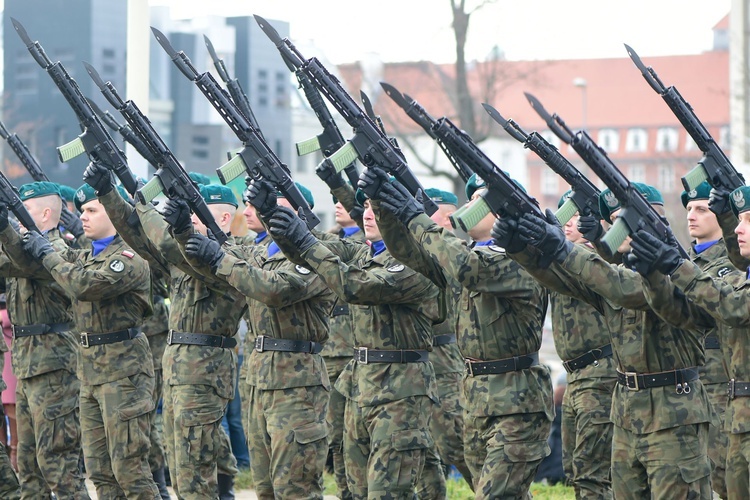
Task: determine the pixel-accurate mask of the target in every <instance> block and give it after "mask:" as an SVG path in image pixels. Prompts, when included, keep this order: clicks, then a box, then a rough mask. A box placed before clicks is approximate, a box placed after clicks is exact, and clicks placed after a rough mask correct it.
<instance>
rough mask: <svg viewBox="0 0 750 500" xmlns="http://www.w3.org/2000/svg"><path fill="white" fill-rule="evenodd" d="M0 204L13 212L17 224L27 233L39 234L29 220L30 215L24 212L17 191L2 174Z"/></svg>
mask: <svg viewBox="0 0 750 500" xmlns="http://www.w3.org/2000/svg"><path fill="white" fill-rule="evenodd" d="M0 203H2V204H3V205H6V206H7V207H8V210H10V211H11V212H13V215H15V216H16V219H18V222H20V223H21V224H22V225H23V227H25V228H26V229H28V230H29V231H35V232H37V233H39V234H41V231H39V228H38V227H36V224H35V223H34V219H32V218H31V214H29V211H28V210H26V207H25V206H24V204H23V202H22V201H21V198H20V197H19V196H18V190H17V189H16V188H15V186H13V184H11V183H10V181H9V180H8V178H7V177H6V176H5V174H4V173H2V172H0Z"/></svg>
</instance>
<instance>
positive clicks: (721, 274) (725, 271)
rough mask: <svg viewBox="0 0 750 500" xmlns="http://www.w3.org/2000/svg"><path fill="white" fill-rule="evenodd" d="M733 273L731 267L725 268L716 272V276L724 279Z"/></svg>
mask: <svg viewBox="0 0 750 500" xmlns="http://www.w3.org/2000/svg"><path fill="white" fill-rule="evenodd" d="M731 272H732V268H731V267H726V266H724V267H722V268H721V269H719V270H718V271H717V272H716V276H718V277H719V278H723V277H724V276H726V275H727V274H729V273H731Z"/></svg>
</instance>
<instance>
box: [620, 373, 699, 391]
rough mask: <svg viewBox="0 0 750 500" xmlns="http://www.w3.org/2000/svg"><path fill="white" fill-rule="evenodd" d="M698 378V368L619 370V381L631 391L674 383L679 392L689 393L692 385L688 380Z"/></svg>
mask: <svg viewBox="0 0 750 500" xmlns="http://www.w3.org/2000/svg"><path fill="white" fill-rule="evenodd" d="M692 380H698V369H697V368H683V369H681V370H672V371H668V372H658V373H644V374H641V375H639V374H637V373H635V372H625V373H622V372H621V371H619V370H618V371H617V382H618V383H619V384H620V385H624V386H625V387H627V388H628V390H630V391H640V390H641V389H651V388H652V387H664V386H667V385H673V386H675V387H676V388H677V394H682V393H683V392H684V393H685V394H688V393H689V392H690V386H689V385H687V382H690V381H692Z"/></svg>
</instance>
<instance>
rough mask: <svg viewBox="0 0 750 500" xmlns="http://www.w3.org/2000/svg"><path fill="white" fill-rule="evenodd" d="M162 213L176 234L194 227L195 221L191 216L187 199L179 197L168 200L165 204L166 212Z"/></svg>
mask: <svg viewBox="0 0 750 500" xmlns="http://www.w3.org/2000/svg"><path fill="white" fill-rule="evenodd" d="M161 215H162V217H163V218H164V221H166V223H167V224H169V226H170V227H171V228H172V231H173V232H174V233H175V234H181V233H184V232H185V231H189V230H190V229H192V227H193V221H192V220H191V218H190V206H189V205H188V204H187V202H186V201H185V200H181V199H179V198H174V199H169V200H167V203H166V204H165V205H164V212H162V214H161Z"/></svg>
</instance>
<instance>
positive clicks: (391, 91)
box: [380, 82, 474, 182]
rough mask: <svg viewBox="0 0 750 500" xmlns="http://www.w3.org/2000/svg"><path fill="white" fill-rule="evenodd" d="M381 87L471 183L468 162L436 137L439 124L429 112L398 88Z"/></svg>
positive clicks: (464, 179)
mask: <svg viewBox="0 0 750 500" xmlns="http://www.w3.org/2000/svg"><path fill="white" fill-rule="evenodd" d="M380 86H381V87H383V90H384V91H385V93H386V95H387V96H388V97H390V98H391V99H393V101H394V102H395V103H396V104H398V105H399V107H400V108H401V109H403V110H404V111H405V112H406V114H407V115H408V116H409V118H411V119H412V120H414V121H415V122H417V125H419V126H420V127H422V128H423V129H424V131H425V132H427V135H429V136H430V137H432V138H433V139H434V140H435V142H437V143H438V145H439V146H440V149H442V150H443V153H445V156H447V157H448V160H449V161H450V162H451V165H453V168H455V169H456V172H458V175H459V176H460V177H461V179H463V181H464V182H469V177H471V175H472V174H473V173H474V171H473V170H472V169H471V167H469V166H468V165H467V164H466V162H464V161H462V160H461V159H460V158H458V157H456V156H455V155H454V154H453V153H451V151H450V150H449V149H448V147H447V146H446V145H445V143H444V142H443V141H442V140H441V139H440V138H439V137H438V136H437V135H435V132H434V131H433V130H432V127H433V126H435V124H437V120H436V119H435V118H433V117H432V116H430V114H429V113H427V111H426V110H425V109H424V108H423V107H422V106H421V105H420V104H419V103H418V102H417V101H415V100H414V99H412V98H411V97H409V96H408V95H407V94H402V93H401V92H399V91H398V90H396V87H394V86H393V85H390V84H388V83H385V82H380Z"/></svg>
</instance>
